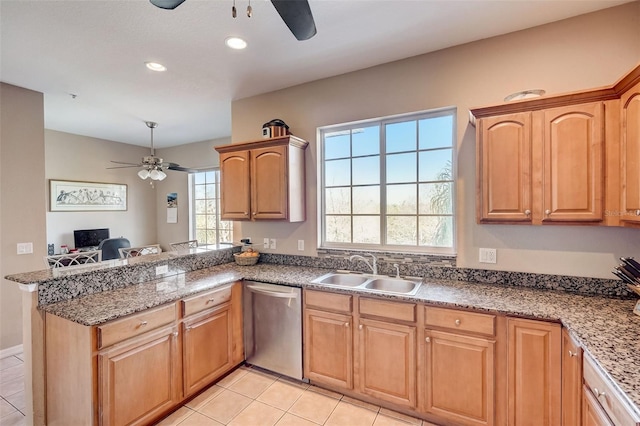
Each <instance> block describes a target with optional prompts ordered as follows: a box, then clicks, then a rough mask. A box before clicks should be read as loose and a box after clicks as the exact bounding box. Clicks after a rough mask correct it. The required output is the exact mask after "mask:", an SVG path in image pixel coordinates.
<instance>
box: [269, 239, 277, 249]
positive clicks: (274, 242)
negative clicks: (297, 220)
mask: <svg viewBox="0 0 640 426" xmlns="http://www.w3.org/2000/svg"><path fill="white" fill-rule="evenodd" d="M269 248H270V249H272V250H275V248H276V239H275V238H271V239H270V240H269Z"/></svg>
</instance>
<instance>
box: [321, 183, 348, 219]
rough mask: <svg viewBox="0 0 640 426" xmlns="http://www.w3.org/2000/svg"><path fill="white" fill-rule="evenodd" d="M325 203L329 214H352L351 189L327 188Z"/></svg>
mask: <svg viewBox="0 0 640 426" xmlns="http://www.w3.org/2000/svg"><path fill="white" fill-rule="evenodd" d="M325 203H326V206H325V212H326V213H327V214H351V188H327V189H326V190H325Z"/></svg>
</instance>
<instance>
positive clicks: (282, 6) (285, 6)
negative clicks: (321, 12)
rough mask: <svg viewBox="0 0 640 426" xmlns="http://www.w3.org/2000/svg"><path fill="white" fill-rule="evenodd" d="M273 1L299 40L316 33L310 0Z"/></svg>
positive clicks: (308, 37)
mask: <svg viewBox="0 0 640 426" xmlns="http://www.w3.org/2000/svg"><path fill="white" fill-rule="evenodd" d="M153 1H157V0H153ZM271 3H272V4H273V7H275V8H276V10H277V11H278V13H279V14H280V17H281V18H282V20H283V21H284V23H285V24H287V27H289V29H290V30H291V32H292V33H293V35H294V36H295V37H296V38H297V39H298V40H301V41H302V40H308V39H310V38H311V37H313V36H314V35H316V23H315V22H314V20H313V14H311V8H310V7H309V2H308V0H271Z"/></svg>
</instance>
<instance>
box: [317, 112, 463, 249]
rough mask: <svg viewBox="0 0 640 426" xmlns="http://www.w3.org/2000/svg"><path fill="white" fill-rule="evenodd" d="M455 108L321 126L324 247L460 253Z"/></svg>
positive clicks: (322, 231) (320, 153)
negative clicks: (456, 249)
mask: <svg viewBox="0 0 640 426" xmlns="http://www.w3.org/2000/svg"><path fill="white" fill-rule="evenodd" d="M455 113H456V110H455V109H454V108H447V109H442V110H437V111H430V112H423V113H419V114H412V115H404V116H400V117H389V118H386V119H382V120H375V121H374V120H371V121H364V122H357V123H353V124H349V125H341V126H331V127H325V128H322V129H320V143H319V151H320V152H319V158H320V167H319V169H320V170H321V177H320V180H319V182H320V183H319V185H320V188H319V191H320V194H321V195H320V204H321V206H320V233H321V235H320V240H321V246H322V247H327V248H341V247H342V248H351V249H353V248H362V249H396V250H397V249H400V250H405V251H422V252H433V253H453V252H454V240H455V239H454V232H455V221H454V217H455V212H454V181H453V176H454V161H453V158H454V157H453V146H454V141H455V131H454V129H455Z"/></svg>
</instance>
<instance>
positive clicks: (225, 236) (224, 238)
mask: <svg viewBox="0 0 640 426" xmlns="http://www.w3.org/2000/svg"><path fill="white" fill-rule="evenodd" d="M218 232H219V234H218V235H219V237H218V238H220V242H221V243H230V242H233V233H232V231H231V230H228V229H225V230H220V231H218Z"/></svg>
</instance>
